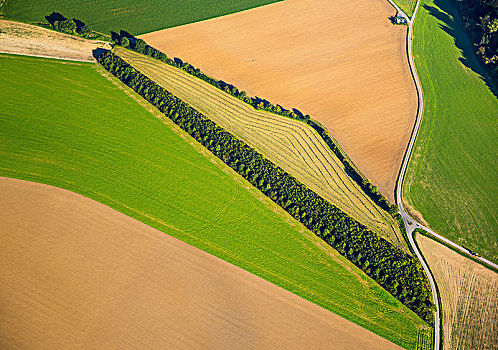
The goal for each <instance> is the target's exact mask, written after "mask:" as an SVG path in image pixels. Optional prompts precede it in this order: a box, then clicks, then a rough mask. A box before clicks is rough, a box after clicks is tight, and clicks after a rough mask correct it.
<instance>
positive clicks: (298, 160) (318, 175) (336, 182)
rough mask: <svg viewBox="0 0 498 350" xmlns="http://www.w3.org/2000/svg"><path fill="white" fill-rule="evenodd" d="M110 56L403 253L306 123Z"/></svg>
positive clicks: (383, 215)
mask: <svg viewBox="0 0 498 350" xmlns="http://www.w3.org/2000/svg"><path fill="white" fill-rule="evenodd" d="M114 53H116V54H118V55H119V56H120V57H121V58H123V59H125V60H126V61H127V62H128V63H130V64H131V65H133V66H134V67H135V68H136V69H138V70H140V71H141V72H142V73H143V74H145V75H147V76H148V77H149V78H151V79H153V80H155V81H156V82H157V83H158V84H160V85H161V86H163V87H164V88H166V89H167V90H168V91H170V92H171V93H173V94H174V95H175V96H177V97H178V98H180V99H181V100H183V101H185V102H186V103H188V104H189V105H190V106H191V107H193V108H195V109H197V110H198V111H200V112H201V113H203V114H204V115H206V116H207V117H208V118H210V119H211V120H213V121H214V122H215V123H217V124H218V125H219V126H221V127H222V128H224V129H225V130H227V131H229V132H230V133H232V134H233V135H235V136H236V137H238V138H240V139H242V140H244V141H245V142H246V143H247V144H249V145H250V146H251V147H254V148H255V149H257V150H258V151H259V152H261V154H263V155H264V156H265V157H267V158H268V159H269V160H271V161H272V162H273V163H275V164H278V165H279V166H281V167H282V168H283V169H285V170H286V171H287V172H288V173H290V174H292V175H293V176H295V177H296V178H297V179H298V180H299V181H301V182H302V183H303V184H305V185H306V186H307V187H309V188H310V189H312V190H313V191H315V192H316V193H318V194H319V195H321V196H322V197H323V198H325V199H327V200H328V201H330V202H331V203H333V204H334V205H335V206H337V207H339V208H340V209H342V210H343V211H344V212H346V213H348V214H349V215H351V216H352V217H354V218H356V220H358V221H359V222H361V223H362V224H364V225H366V226H368V227H369V228H370V229H372V230H374V231H376V232H377V233H379V234H380V235H382V236H383V237H384V238H386V239H388V240H390V241H391V242H392V243H393V244H395V245H397V246H398V247H400V248H401V249H404V250H405V251H407V252H409V250H408V247H407V245H406V242H405V240H404V238H403V235H402V233H401V231H400V230H399V227H398V225H397V223H396V222H395V221H394V220H393V218H392V217H391V216H390V215H389V214H388V213H387V212H385V211H384V210H383V209H381V208H380V207H379V206H377V205H376V204H375V203H374V202H373V201H372V200H371V199H370V198H369V197H368V196H367V195H366V194H365V193H364V191H363V190H362V189H361V188H360V187H359V186H358V185H357V184H356V182H354V181H353V180H352V179H351V177H350V176H349V175H348V174H347V173H346V171H345V170H344V165H343V164H342V162H341V161H340V160H339V158H337V156H336V155H335V154H334V153H333V152H332V151H331V150H330V148H329V147H328V146H327V144H326V143H325V142H324V141H323V139H322V138H321V137H320V136H319V135H318V133H316V132H315V131H314V130H313V129H312V128H311V127H310V126H309V125H307V124H305V123H303V122H300V121H297V120H294V119H291V118H286V117H283V116H280V115H276V114H272V113H269V112H266V111H260V110H255V109H254V108H253V107H251V106H249V105H247V104H245V103H244V102H242V101H240V100H239V99H237V98H235V97H233V96H230V95H229V94H226V93H225V92H223V91H221V90H219V89H217V88H215V87H214V86H212V85H210V84H208V83H206V82H205V81H203V80H201V79H198V78H196V77H193V76H191V75H189V74H187V73H186V72H184V71H182V70H180V69H178V68H176V67H172V66H170V65H167V64H165V63H164V62H160V61H158V60H155V59H153V58H151V57H147V56H144V55H142V54H139V53H136V52H134V51H130V50H125V49H123V48H120V47H118V48H115V49H114Z"/></svg>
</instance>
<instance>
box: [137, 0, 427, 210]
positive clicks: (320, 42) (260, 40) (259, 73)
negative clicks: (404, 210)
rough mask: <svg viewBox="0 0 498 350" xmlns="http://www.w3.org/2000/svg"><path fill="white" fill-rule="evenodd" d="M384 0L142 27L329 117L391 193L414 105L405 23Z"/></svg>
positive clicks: (365, 168)
mask: <svg viewBox="0 0 498 350" xmlns="http://www.w3.org/2000/svg"><path fill="white" fill-rule="evenodd" d="M394 14H395V11H394V9H393V8H392V7H391V6H390V5H389V3H388V2H387V1H383V0H351V1H342V0H309V1H300V0H287V1H284V2H280V3H275V4H271V5H267V6H264V7H261V8H256V9H252V10H248V11H244V12H241V13H237V14H233V15H228V16H225V17H220V18H215V19H211V20H208V21H204V22H199V23H194V24H188V25H185V26H181V27H176V28H171V29H166V30H162V31H158V32H153V33H149V34H145V35H142V36H141V38H142V39H144V40H145V41H147V42H148V43H149V44H150V45H152V46H154V47H156V48H158V49H160V50H162V51H164V52H165V53H166V54H167V55H168V56H170V57H179V58H181V59H182V60H184V61H187V62H189V63H191V64H193V65H194V66H196V67H198V68H200V69H201V70H202V71H204V72H205V73H206V74H209V75H211V76H213V77H215V78H217V79H222V80H224V81H226V82H228V83H232V84H234V85H235V86H236V87H238V88H239V89H241V90H245V91H246V92H247V93H248V94H249V95H251V96H255V95H256V96H259V97H261V98H265V99H267V100H269V101H270V102H272V103H274V104H280V105H282V106H284V107H286V108H297V109H299V110H300V111H301V112H303V113H305V114H310V115H311V117H312V118H313V119H315V120H318V121H319V122H321V123H322V124H323V125H324V126H326V127H327V128H328V129H329V130H330V131H331V133H332V134H333V135H334V137H335V138H336V139H337V140H338V141H339V143H340V144H341V146H342V147H343V148H344V150H345V151H346V153H347V154H348V155H349V156H350V158H351V159H352V160H353V161H354V163H355V164H356V165H357V166H358V167H359V168H360V170H361V171H362V172H363V173H364V174H365V176H366V177H368V178H370V179H371V180H372V183H374V184H375V185H376V186H378V187H379V189H380V190H381V192H382V193H384V194H385V195H386V196H387V197H388V198H389V199H390V200H391V201H393V200H394V194H393V193H394V186H395V181H396V177H397V175H398V170H399V167H400V165H401V160H402V157H403V154H404V152H405V149H406V146H407V144H408V140H409V136H410V133H411V129H412V127H413V122H414V120H415V113H416V108H417V98H416V90H415V86H414V84H413V81H412V78H411V73H410V70H409V66H408V63H407V59H406V48H405V38H406V28H405V27H402V26H393V25H392V24H391V23H390V21H389V19H388V17H389V16H392V15H394Z"/></svg>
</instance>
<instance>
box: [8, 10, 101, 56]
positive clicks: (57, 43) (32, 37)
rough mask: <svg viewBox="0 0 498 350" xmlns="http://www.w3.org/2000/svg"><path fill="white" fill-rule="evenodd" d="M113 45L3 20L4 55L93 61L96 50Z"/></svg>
mask: <svg viewBox="0 0 498 350" xmlns="http://www.w3.org/2000/svg"><path fill="white" fill-rule="evenodd" d="M97 48H107V49H110V44H109V43H106V42H102V41H96V40H87V39H83V38H78V37H75V36H72V35H69V34H64V33H59V32H56V31H53V30H49V29H45V28H41V27H37V26H34V25H31V24H26V23H19V22H12V21H6V20H0V52H4V53H12V54H18V55H28V56H41V57H53V58H63V59H69V60H77V61H89V62H91V61H93V56H92V51H93V50H95V49H97Z"/></svg>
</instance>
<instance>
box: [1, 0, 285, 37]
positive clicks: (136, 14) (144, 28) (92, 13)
mask: <svg viewBox="0 0 498 350" xmlns="http://www.w3.org/2000/svg"><path fill="white" fill-rule="evenodd" d="M277 1H281V0H188V1H177V0H175V1H173V0H150V1H140V0H120V1H117V0H98V1H70V0H57V1H55V0H6V2H5V4H4V5H3V7H2V8H1V9H0V15H3V16H5V17H6V18H10V19H15V20H19V21H23V22H40V21H41V22H46V21H45V16H47V15H49V14H50V13H52V12H53V11H55V12H59V13H61V14H63V15H64V16H65V17H68V18H77V19H79V20H81V21H83V22H85V23H87V24H90V25H91V26H92V27H93V29H94V30H97V31H100V32H103V33H105V34H109V32H110V31H111V30H112V31H119V30H121V29H123V30H126V31H128V32H130V33H132V34H134V35H138V34H144V33H148V32H153V31H156V30H160V29H165V28H170V27H176V26H179V25H182V24H187V23H193V22H198V21H202V20H206V19H209V18H214V17H219V16H223V15H227V14H230V13H235V12H239V11H243V10H247V9H250V8H253V7H257V6H263V5H267V4H270V3H273V2H277Z"/></svg>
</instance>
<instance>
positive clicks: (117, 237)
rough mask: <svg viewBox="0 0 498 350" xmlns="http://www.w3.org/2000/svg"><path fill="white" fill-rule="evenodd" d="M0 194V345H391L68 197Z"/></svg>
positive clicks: (13, 189) (0, 187)
mask: <svg viewBox="0 0 498 350" xmlns="http://www.w3.org/2000/svg"><path fill="white" fill-rule="evenodd" d="M0 194H1V198H2V200H1V201H0V212H1V213H2V215H0V239H1V242H2V244H1V245H0V310H1V312H0V348H2V349H17V348H24V349H28V348H30V349H31V348H32V349H94V348H95V349H97V348H98V349H125V348H133V349H147V348H154V349H173V348H174V349H240V348H243V349H263V348H264V349H271V348H274V349H276V348H278V349H305V348H307V349H309V348H313V349H330V348H331V347H333V348H335V349H350V348H354V349H395V348H398V347H397V346H395V345H393V344H392V343H390V342H388V341H386V340H385V339H383V338H380V337H378V336H376V335H374V334H373V333H370V332H368V331H366V330H364V329H363V328H361V327H359V326H357V325H355V324H353V323H351V322H349V321H346V320H344V319H342V318H340V317H338V316H337V315H334V314H332V313H330V312H328V311H326V310H324V309H322V308H320V307H318V306H316V305H314V304H312V303H309V302H307V301H305V300H304V299H301V298H299V297H297V296H295V295H293V294H291V293H289V292H287V291H285V290H283V289H281V288H279V287H276V286H275V285H273V284H270V283H268V282H266V281H264V280H262V279H260V278H258V277H256V276H254V275H252V274H250V273H248V272H246V271H243V270H241V269H239V268H237V267H235V266H233V265H230V264H228V263H226V262H224V261H222V260H219V259H217V258H215V257H213V256H211V255H209V254H207V253H204V252H202V251H200V250H198V249H196V248H193V247H191V246H189V245H187V244H185V243H183V242H181V241H178V240H176V239H174V238H172V237H170V236H167V235H165V234H163V233H161V232H159V231H157V230H155V229H152V228H151V227H149V226H147V225H144V224H142V223H140V222H138V221H136V220H133V219H131V218H129V217H127V216H125V215H123V214H120V213H118V212H116V211H114V210H112V209H110V208H108V207H106V206H104V205H102V204H99V203H97V202H94V201H92V200H89V199H87V198H85V197H82V196H80V195H77V194H75V193H72V192H69V191H66V190H62V189H58V188H55V187H51V186H47V185H41V184H36V183H31V182H26V181H20V180H14V179H8V178H0Z"/></svg>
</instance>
